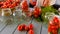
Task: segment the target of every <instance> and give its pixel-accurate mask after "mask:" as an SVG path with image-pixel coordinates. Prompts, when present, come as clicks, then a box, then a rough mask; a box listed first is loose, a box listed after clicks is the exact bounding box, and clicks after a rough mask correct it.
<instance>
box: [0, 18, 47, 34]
mask: <svg viewBox="0 0 60 34" xmlns="http://www.w3.org/2000/svg"><path fill="white" fill-rule="evenodd" d="M11 20H12V21H11ZM11 20H10V21H9V20H7V21H6V22H4V21H2V22H1V21H0V34H28V32H26V31H22V32H21V31H18V30H17V26H18V25H19V24H26V25H27V26H28V25H29V24H30V21H26V20H20V21H18V20H17V19H15V18H14V19H13V18H11ZM32 24H33V25H34V34H40V30H41V23H39V22H37V21H35V20H33V21H32ZM41 33H42V34H48V31H47V28H46V27H44V26H43V27H42V32H41Z"/></svg>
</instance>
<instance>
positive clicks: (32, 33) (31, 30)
mask: <svg viewBox="0 0 60 34" xmlns="http://www.w3.org/2000/svg"><path fill="white" fill-rule="evenodd" d="M17 29H18V30H19V31H23V30H25V31H28V33H29V34H34V31H33V24H30V25H29V26H26V25H25V24H22V25H19V26H18V28H17Z"/></svg>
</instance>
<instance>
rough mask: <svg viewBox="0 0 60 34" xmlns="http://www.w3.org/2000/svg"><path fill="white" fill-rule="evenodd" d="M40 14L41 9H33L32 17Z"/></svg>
mask: <svg viewBox="0 0 60 34" xmlns="http://www.w3.org/2000/svg"><path fill="white" fill-rule="evenodd" d="M40 14H41V8H38V7H34V12H33V15H34V17H38V16H39V15H40Z"/></svg>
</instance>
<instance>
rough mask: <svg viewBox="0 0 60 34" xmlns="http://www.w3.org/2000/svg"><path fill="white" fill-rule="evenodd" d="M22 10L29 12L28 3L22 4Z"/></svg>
mask: <svg viewBox="0 0 60 34" xmlns="http://www.w3.org/2000/svg"><path fill="white" fill-rule="evenodd" d="M22 9H23V10H28V4H27V1H24V2H22Z"/></svg>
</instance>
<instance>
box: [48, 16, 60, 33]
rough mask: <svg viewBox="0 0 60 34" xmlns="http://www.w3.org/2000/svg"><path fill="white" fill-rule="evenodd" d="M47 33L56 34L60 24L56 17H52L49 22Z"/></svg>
mask: <svg viewBox="0 0 60 34" xmlns="http://www.w3.org/2000/svg"><path fill="white" fill-rule="evenodd" d="M49 23H50V24H49V26H48V32H49V33H52V34H58V29H59V28H60V26H59V25H60V24H59V23H60V22H59V19H58V17H56V16H55V17H54V18H53V20H52V21H49Z"/></svg>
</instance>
